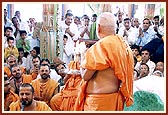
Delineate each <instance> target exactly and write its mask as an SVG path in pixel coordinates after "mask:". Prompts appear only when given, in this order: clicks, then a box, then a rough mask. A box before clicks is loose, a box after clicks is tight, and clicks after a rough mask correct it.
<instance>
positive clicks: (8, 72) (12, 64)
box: [4, 55, 26, 78]
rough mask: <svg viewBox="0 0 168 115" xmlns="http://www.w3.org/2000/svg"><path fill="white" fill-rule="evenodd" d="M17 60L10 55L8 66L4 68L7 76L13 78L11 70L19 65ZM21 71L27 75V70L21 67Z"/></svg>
mask: <svg viewBox="0 0 168 115" xmlns="http://www.w3.org/2000/svg"><path fill="white" fill-rule="evenodd" d="M16 60H17V58H16V57H15V56H14V55H9V56H8V58H7V66H4V73H6V74H7V76H8V77H9V78H10V77H11V75H12V74H11V69H12V67H13V66H14V65H17V61H16ZM20 69H21V71H22V73H26V68H25V67H23V66H20Z"/></svg>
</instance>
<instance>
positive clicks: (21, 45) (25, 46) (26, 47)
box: [16, 30, 30, 52]
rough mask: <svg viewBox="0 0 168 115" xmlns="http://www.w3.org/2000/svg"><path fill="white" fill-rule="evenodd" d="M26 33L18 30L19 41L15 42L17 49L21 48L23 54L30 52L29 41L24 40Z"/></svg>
mask: <svg viewBox="0 0 168 115" xmlns="http://www.w3.org/2000/svg"><path fill="white" fill-rule="evenodd" d="M26 38H27V32H26V31H25V30H20V39H19V40H17V41H16V47H17V48H23V49H24V51H25V52H29V51H30V41H29V40H26Z"/></svg>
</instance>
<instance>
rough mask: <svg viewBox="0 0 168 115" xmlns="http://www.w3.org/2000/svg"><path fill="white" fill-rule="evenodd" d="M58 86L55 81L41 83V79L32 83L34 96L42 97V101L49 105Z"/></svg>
mask: <svg viewBox="0 0 168 115" xmlns="http://www.w3.org/2000/svg"><path fill="white" fill-rule="evenodd" d="M58 85H59V83H58V82H57V81H55V80H53V79H49V80H48V81H47V82H46V83H40V79H35V80H33V81H32V86H33V87H34V95H35V96H37V97H42V101H45V102H46V103H47V104H48V105H49V103H50V99H51V98H52V97H53V96H54V92H55V89H56V88H57V87H58Z"/></svg>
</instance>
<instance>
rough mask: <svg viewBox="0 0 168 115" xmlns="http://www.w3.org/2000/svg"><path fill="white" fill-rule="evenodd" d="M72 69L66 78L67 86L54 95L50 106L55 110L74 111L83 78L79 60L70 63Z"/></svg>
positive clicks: (69, 66)
mask: <svg viewBox="0 0 168 115" xmlns="http://www.w3.org/2000/svg"><path fill="white" fill-rule="evenodd" d="M68 68H69V69H70V71H69V72H68V74H67V75H66V77H65V78H64V82H65V86H64V88H63V89H62V90H61V92H60V93H58V94H56V95H55V96H53V98H52V99H51V101H50V107H51V109H52V110H53V111H73V110H74V104H75V101H76V97H77V95H78V92H79V84H80V82H81V80H82V78H81V75H80V68H79V62H78V61H71V62H70V63H69V64H68Z"/></svg>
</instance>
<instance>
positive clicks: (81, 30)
mask: <svg viewBox="0 0 168 115" xmlns="http://www.w3.org/2000/svg"><path fill="white" fill-rule="evenodd" d="M90 27H91V26H90V25H89V26H88V31H89V32H90ZM84 29H85V26H81V27H80V28H79V33H80V34H81V33H82V32H83V31H84ZM80 37H81V36H80ZM81 38H83V39H90V36H89V35H88V34H86V33H85V34H84V36H83V37H81Z"/></svg>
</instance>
